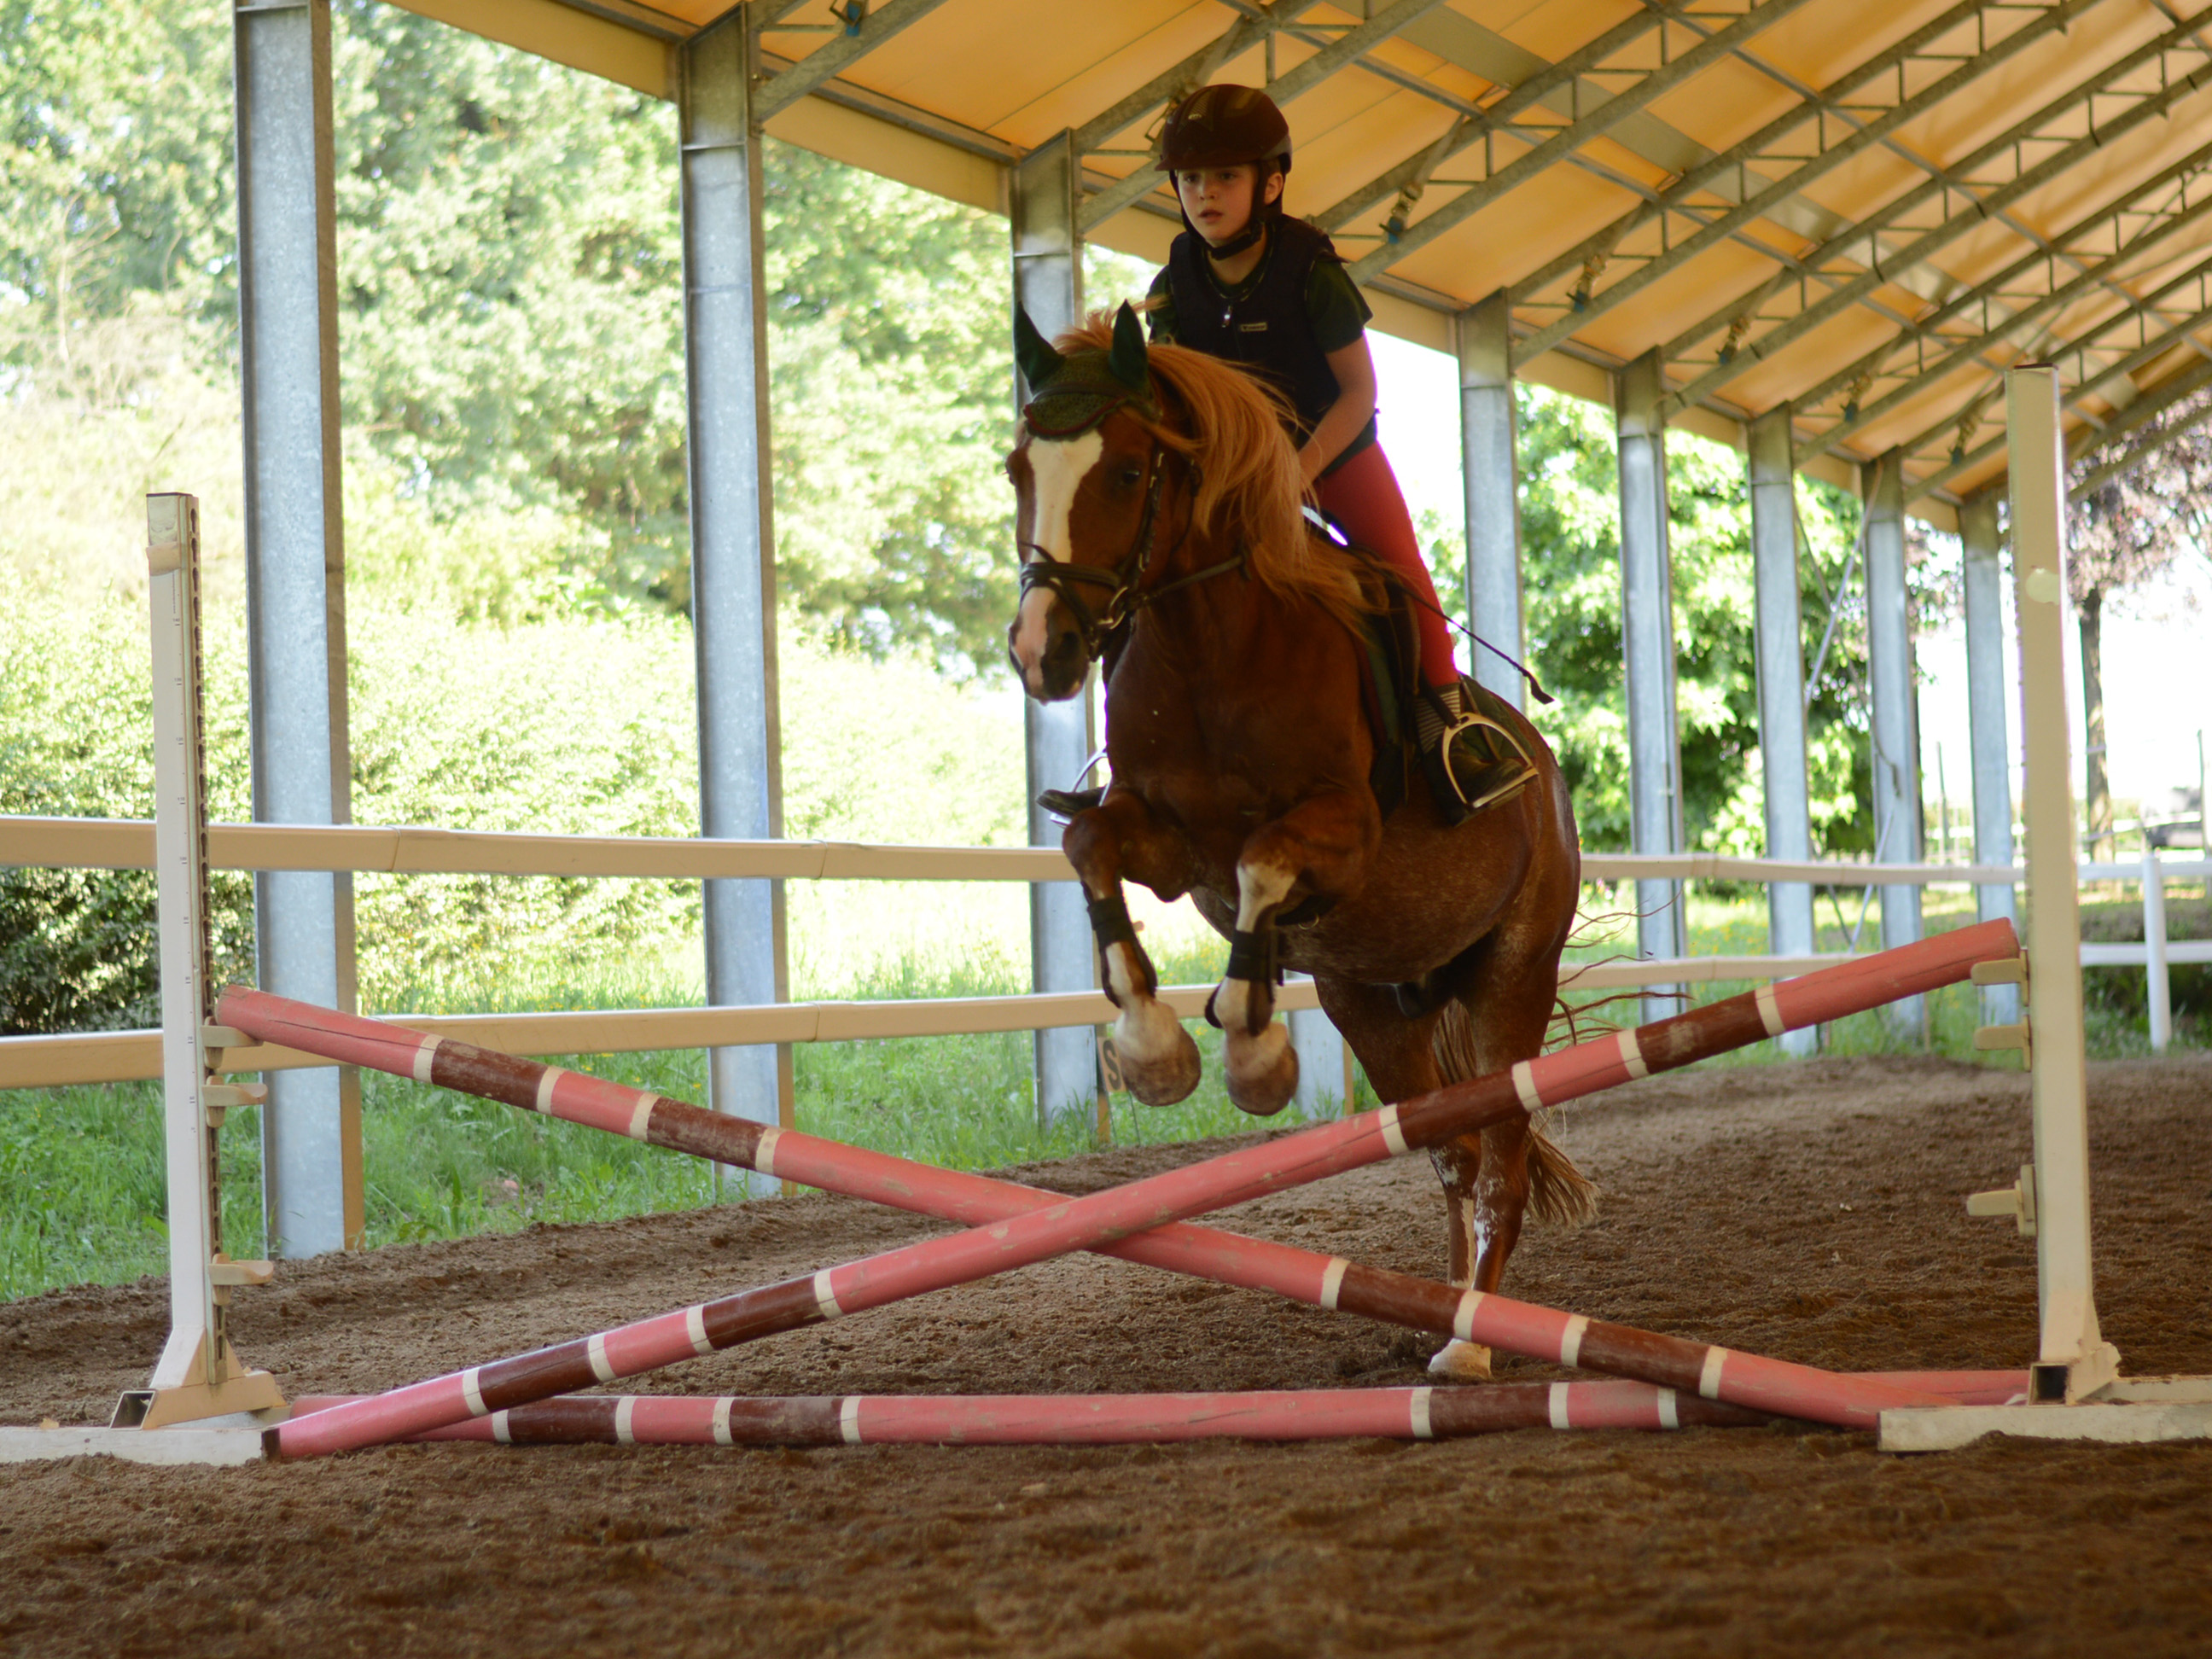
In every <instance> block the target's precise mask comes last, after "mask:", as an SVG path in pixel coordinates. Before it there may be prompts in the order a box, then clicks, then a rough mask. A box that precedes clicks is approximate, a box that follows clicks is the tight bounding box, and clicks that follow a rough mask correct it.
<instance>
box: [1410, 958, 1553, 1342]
mask: <svg viewBox="0 0 2212 1659" xmlns="http://www.w3.org/2000/svg"><path fill="white" fill-rule="evenodd" d="M1508 954H1509V953H1508V952H1507V951H1500V950H1497V949H1495V948H1493V950H1492V951H1490V952H1486V955H1485V958H1484V959H1483V961H1482V962H1481V963H1480V966H1478V967H1477V968H1476V969H1475V970H1474V975H1473V976H1472V980H1471V982H1470V983H1468V985H1467V986H1466V987H1465V988H1464V989H1462V991H1461V993H1460V994H1459V996H1458V997H1457V999H1456V1000H1455V1006H1452V1007H1450V1008H1448V1009H1447V1010H1446V1011H1445V1014H1444V1018H1443V1022H1442V1024H1441V1025H1440V1027H1439V1029H1438V1031H1437V1049H1438V1054H1437V1061H1438V1070H1439V1072H1440V1073H1441V1074H1442V1075H1443V1078H1444V1079H1445V1080H1446V1081H1448V1082H1459V1081H1462V1080H1463V1079H1468V1078H1473V1077H1480V1076H1483V1075H1485V1074H1486V1073H1491V1072H1498V1071H1503V1070H1504V1069H1505V1068H1507V1067H1508V1066H1511V1065H1513V1064H1514V1063H1515V1062H1516V1061H1517V1060H1529V1059H1533V1058H1534V1057H1535V1056H1536V1055H1537V1054H1541V1052H1542V1051H1543V1047H1544V1033H1545V1030H1546V1028H1547V1026H1548V1025H1549V1024H1550V1023H1551V1016H1552V1001H1553V975H1549V974H1542V973H1533V972H1528V971H1526V970H1524V969H1522V968H1521V967H1520V966H1519V965H1518V964H1513V965H1510V966H1506V965H1503V964H1501V963H1500V961H1499V960H1498V959H1497V958H1500V957H1505V956H1507V955H1508ZM1532 1155H1533V1156H1534V1158H1536V1159H1540V1160H1541V1165H1540V1168H1541V1173H1542V1174H1543V1175H1544V1176H1546V1177H1547V1182H1553V1183H1556V1184H1557V1186H1558V1187H1559V1190H1560V1193H1561V1194H1562V1196H1561V1200H1560V1202H1559V1205H1558V1206H1557V1207H1559V1209H1560V1210H1561V1211H1562V1212H1574V1211H1577V1210H1578V1209H1579V1208H1581V1207H1582V1206H1586V1205H1587V1203H1588V1201H1589V1200H1588V1198H1587V1196H1586V1194H1587V1193H1588V1191H1589V1184H1588V1182H1584V1181H1583V1177H1582V1176H1580V1174H1579V1173H1577V1171H1576V1170H1575V1168H1574V1166H1573V1165H1572V1164H1571V1163H1569V1162H1568V1161H1567V1160H1566V1158H1565V1155H1564V1154H1562V1153H1560V1152H1559V1150H1558V1148H1556V1147H1554V1146H1553V1145H1552V1144H1551V1142H1550V1141H1548V1140H1547V1139H1544V1137H1543V1135H1542V1133H1541V1132H1540V1131H1538V1130H1537V1129H1536V1128H1535V1127H1534V1126H1533V1125H1532V1124H1531V1123H1530V1122H1529V1121H1528V1119H1527V1118H1526V1117H1523V1116H1516V1117H1512V1118H1509V1119H1508V1120H1506V1121H1504V1122H1502V1123H1493V1124H1492V1125H1491V1126H1490V1127H1488V1128H1486V1129H1485V1130H1483V1131H1481V1132H1480V1133H1477V1134H1468V1135H1461V1136H1459V1137H1458V1138H1457V1139H1453V1140H1449V1141H1447V1142H1445V1143H1444V1144H1443V1146H1439V1147H1437V1148H1436V1149H1435V1150H1434V1151H1432V1152H1431V1153H1430V1155H1429V1156H1430V1158H1431V1161H1432V1162H1433V1163H1434V1164H1435V1165H1436V1170H1437V1178H1438V1179H1439V1180H1440V1181H1442V1182H1443V1189H1444V1211H1445V1225H1446V1227H1447V1230H1448V1231H1449V1238H1450V1270H1451V1281H1452V1283H1453V1284H1455V1285H1462V1286H1471V1287H1472V1288H1474V1289H1475V1290H1478V1291H1485V1292H1488V1291H1495V1290H1496V1289H1497V1288H1498V1283H1499V1281H1500V1280H1501V1279H1503V1278H1504V1273H1505V1263H1506V1261H1507V1260H1508V1258H1510V1256H1511V1255H1512V1254H1513V1247H1514V1246H1515V1245H1516V1244H1517V1243H1520V1241H1521V1225H1522V1219H1523V1218H1524V1217H1525V1216H1526V1214H1527V1212H1528V1200H1529V1190H1530V1176H1531V1160H1532ZM1570 1194H1571V1195H1570ZM1429 1369H1430V1370H1432V1371H1435V1372H1437V1373H1438V1374H1439V1375H1441V1376H1451V1377H1455V1378H1457V1379H1459V1380H1461V1381H1463V1382H1482V1381H1487V1380H1488V1378H1489V1376H1490V1374H1491V1372H1490V1350H1489V1349H1488V1348H1486V1347H1485V1346H1482V1345H1481V1344H1480V1343H1474V1342H1462V1341H1460V1340H1456V1339H1455V1340H1453V1341H1451V1342H1449V1343H1447V1344H1446V1345H1445V1346H1443V1348H1442V1349H1440V1350H1438V1352H1437V1355H1436V1357H1435V1358H1433V1359H1431V1360H1430V1362H1429Z"/></svg>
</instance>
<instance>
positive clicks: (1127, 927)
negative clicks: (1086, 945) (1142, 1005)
mask: <svg viewBox="0 0 2212 1659" xmlns="http://www.w3.org/2000/svg"><path fill="white" fill-rule="evenodd" d="M1083 902H1084V904H1085V908H1088V909H1089V910H1090V912H1091V935H1092V937H1094V938H1095V939H1097V941H1098V957H1099V981H1100V983H1101V984H1103V986H1104V987H1105V990H1106V998H1107V1000H1108V1001H1109V1002H1111V1003H1112V1004H1113V1005H1114V1006H1115V1007H1117V1008H1118V1007H1120V1006H1121V998H1119V997H1117V996H1115V994H1114V979H1113V975H1110V974H1109V973H1107V972H1106V971H1105V959H1106V952H1107V951H1109V950H1111V949H1112V948H1113V947H1114V946H1115V945H1127V946H1128V947H1129V950H1130V954H1132V955H1133V956H1134V957H1136V958H1137V961H1138V963H1139V965H1140V966H1141V967H1142V968H1143V969H1144V975H1145V994H1146V996H1150V995H1152V994H1153V993H1154V992H1156V991H1158V989H1159V988H1160V984H1159V975H1158V974H1156V973H1155V972H1154V971H1153V969H1152V958H1151V957H1148V956H1146V954H1145V947H1144V946H1143V945H1139V944H1138V943H1137V927H1136V924H1135V923H1134V922H1133V921H1130V920H1129V902H1128V901H1127V899H1125V898H1123V897H1122V896H1121V892H1120V890H1118V889H1117V890H1115V891H1114V892H1111V893H1109V894H1108V895H1107V896H1105V897H1104V898H1092V897H1091V895H1090V894H1089V893H1087V892H1086V893H1085V895H1084V896H1083Z"/></svg>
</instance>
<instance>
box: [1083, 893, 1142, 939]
mask: <svg viewBox="0 0 2212 1659" xmlns="http://www.w3.org/2000/svg"><path fill="white" fill-rule="evenodd" d="M1083 902H1084V904H1085V907H1086V908H1088V909H1089V910H1090V912H1091V932H1092V933H1096V934H1097V936H1098V948H1099V949H1100V950H1102V951H1103V950H1104V949H1105V948H1106V947H1107V946H1108V945H1134V944H1135V943H1136V942H1137V926H1136V924H1135V923H1134V922H1133V921H1130V920H1129V902H1128V900H1127V899H1125V898H1123V897H1122V896H1121V894H1119V893H1109V894H1108V895H1107V896H1105V897H1104V898H1092V897H1091V896H1090V895H1089V894H1087V893H1086V894H1085V895H1084V899H1083Z"/></svg>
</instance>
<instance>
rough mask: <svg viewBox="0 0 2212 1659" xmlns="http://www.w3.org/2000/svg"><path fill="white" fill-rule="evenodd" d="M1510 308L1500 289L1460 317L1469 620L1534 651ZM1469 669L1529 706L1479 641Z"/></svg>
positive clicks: (1516, 652)
mask: <svg viewBox="0 0 2212 1659" xmlns="http://www.w3.org/2000/svg"><path fill="white" fill-rule="evenodd" d="M1511 319H1512V313H1511V311H1510V309H1509V308H1508V307H1507V305H1506V296H1505V290H1504V289H1498V291H1497V292H1496V293H1495V294H1492V295H1491V296H1490V297H1489V298H1488V299H1486V300H1479V301H1476V302H1475V303H1474V305H1472V306H1469V307H1468V308H1467V309H1466V310H1465V311H1462V313H1460V314H1459V319H1458V328H1457V333H1458V337H1459V422H1460V425H1459V441H1460V464H1461V468H1462V477H1463V479H1464V482H1465V486H1466V490H1467V617H1468V626H1469V627H1470V628H1472V629H1474V631H1475V633H1476V634H1477V635H1480V637H1481V638H1483V639H1485V640H1487V641H1490V643H1491V644H1492V645H1494V646H1496V647H1498V650H1500V651H1504V652H1508V653H1510V654H1511V655H1513V656H1514V657H1516V658H1525V657H1526V656H1527V654H1528V652H1527V648H1526V644H1525V641H1523V639H1522V626H1521V503H1520V497H1519V495H1518V476H1517V474H1516V471H1515V470H1514V456H1515V439H1516V435H1517V431H1518V428H1517V427H1516V423H1515V420H1514V413H1513V371H1512V367H1511V357H1512V354H1513V336H1512V329H1511ZM1468 655H1469V659H1470V661H1469V666H1471V667H1472V668H1473V669H1474V677H1475V678H1476V679H1478V680H1480V682H1481V683H1482V684H1485V685H1486V686H1488V687H1489V688H1490V689H1491V690H1493V691H1495V692H1497V693H1498V696H1501V697H1504V699H1505V700H1506V702H1510V703H1511V704H1512V705H1513V706H1514V707H1515V708H1527V707H1528V704H1527V703H1526V702H1524V701H1523V700H1522V699H1523V696H1524V695H1525V694H1524V691H1523V689H1522V678H1521V676H1520V675H1519V674H1518V673H1517V672H1516V671H1515V670H1514V669H1513V668H1512V667H1510V665H1507V664H1506V663H1504V662H1503V661H1501V660H1500V659H1498V657H1497V656H1496V655H1495V654H1493V653H1491V652H1488V651H1485V650H1484V649H1483V648H1482V647H1480V646H1479V645H1477V646H1472V647H1468Z"/></svg>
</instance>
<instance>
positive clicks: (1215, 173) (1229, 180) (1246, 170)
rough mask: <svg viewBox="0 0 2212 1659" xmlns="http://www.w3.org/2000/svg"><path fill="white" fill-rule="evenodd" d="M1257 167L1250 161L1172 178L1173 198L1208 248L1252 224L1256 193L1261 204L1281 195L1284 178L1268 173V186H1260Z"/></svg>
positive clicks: (1192, 170) (1194, 170)
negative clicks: (1173, 185)
mask: <svg viewBox="0 0 2212 1659" xmlns="http://www.w3.org/2000/svg"><path fill="white" fill-rule="evenodd" d="M1259 179H1260V167H1259V165H1258V163H1256V162H1253V161H1240V162H1238V163H1237V165H1236V166H1234V167H1190V168H1187V169H1184V170H1182V171H1181V172H1178V173H1176V176H1175V187H1176V195H1177V196H1178V197H1182V210H1183V212H1184V213H1185V214H1186V215H1188V216H1189V219H1190V222H1191V224H1192V226H1193V227H1194V228H1195V229H1196V230H1197V232H1198V234H1200V236H1203V237H1204V238H1205V239H1206V242H1207V244H1208V245H1209V246H1213V247H1218V246H1221V244H1222V243H1224V242H1225V241H1227V240H1229V239H1230V238H1231V237H1232V236H1235V235H1237V234H1238V233H1239V232H1241V231H1242V230H1243V228H1244V227H1245V226H1246V225H1248V224H1249V223H1250V222H1251V221H1252V207H1253V197H1254V195H1255V191H1256V193H1257V194H1258V195H1259V199H1260V201H1261V203H1262V204H1265V203H1268V202H1272V201H1273V200H1274V199H1275V198H1276V197H1279V196H1280V195H1281V194H1282V193H1283V175H1282V174H1281V173H1278V172H1277V171H1276V170H1275V169H1274V168H1273V167H1269V168H1268V169H1267V184H1266V185H1265V187H1264V188H1261V187H1260V185H1259Z"/></svg>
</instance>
